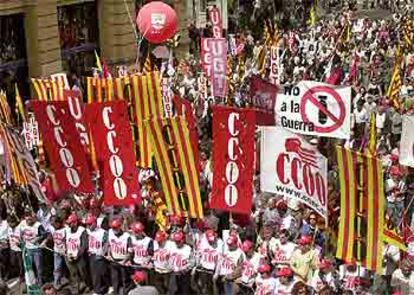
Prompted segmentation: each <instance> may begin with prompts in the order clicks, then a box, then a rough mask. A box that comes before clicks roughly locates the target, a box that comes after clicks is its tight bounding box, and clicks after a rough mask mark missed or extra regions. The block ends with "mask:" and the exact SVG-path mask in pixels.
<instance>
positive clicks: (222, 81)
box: [201, 38, 227, 97]
mask: <svg viewBox="0 0 414 295" xmlns="http://www.w3.org/2000/svg"><path fill="white" fill-rule="evenodd" d="M201 60H202V64H203V68H204V71H205V72H206V75H207V77H209V78H210V81H211V87H212V92H213V96H216V97H226V96H227V76H226V74H227V42H226V39H224V38H203V39H201Z"/></svg>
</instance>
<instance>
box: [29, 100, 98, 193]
mask: <svg viewBox="0 0 414 295" xmlns="http://www.w3.org/2000/svg"><path fill="white" fill-rule="evenodd" d="M30 106H31V108H32V110H33V112H34V114H35V117H36V120H37V122H38V124H39V129H40V132H41V133H42V135H43V144H44V146H45V148H46V152H47V155H48V156H49V160H50V166H51V168H52V170H53V172H54V173H55V175H56V180H57V183H58V185H59V190H60V191H61V192H79V193H92V192H93V191H94V187H93V184H92V180H91V174H90V172H89V168H88V167H89V166H88V162H87V159H86V155H85V150H84V148H83V147H82V145H81V140H80V136H79V133H78V132H77V130H76V127H75V122H74V120H73V118H72V116H71V114H70V112H69V107H68V103H67V102H65V101H54V102H52V101H50V102H43V101H32V102H31V104H30Z"/></svg>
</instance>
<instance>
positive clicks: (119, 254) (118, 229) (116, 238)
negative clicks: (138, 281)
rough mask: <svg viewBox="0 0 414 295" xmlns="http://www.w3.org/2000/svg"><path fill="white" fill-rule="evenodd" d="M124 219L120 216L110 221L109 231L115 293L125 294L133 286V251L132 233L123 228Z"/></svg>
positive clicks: (109, 258) (109, 256)
mask: <svg viewBox="0 0 414 295" xmlns="http://www.w3.org/2000/svg"><path fill="white" fill-rule="evenodd" d="M122 224H123V220H122V218H120V217H117V218H114V219H112V220H111V222H110V227H111V228H110V230H109V232H108V254H107V259H108V260H109V261H110V263H109V265H110V269H111V283H112V287H113V288H114V292H115V294H120V295H125V294H127V291H128V290H129V289H130V287H131V283H132V282H131V278H130V269H129V266H130V265H131V259H132V255H131V254H132V253H131V252H129V251H128V249H131V245H132V243H131V235H130V234H129V233H128V232H124V231H123V229H122Z"/></svg>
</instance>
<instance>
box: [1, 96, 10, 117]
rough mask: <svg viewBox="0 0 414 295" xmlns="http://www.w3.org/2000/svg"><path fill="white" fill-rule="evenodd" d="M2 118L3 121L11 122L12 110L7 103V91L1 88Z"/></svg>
mask: <svg viewBox="0 0 414 295" xmlns="http://www.w3.org/2000/svg"><path fill="white" fill-rule="evenodd" d="M0 119H1V121H3V122H5V123H7V124H11V112H10V107H9V104H8V103H7V97H6V93H4V92H3V91H1V90H0Z"/></svg>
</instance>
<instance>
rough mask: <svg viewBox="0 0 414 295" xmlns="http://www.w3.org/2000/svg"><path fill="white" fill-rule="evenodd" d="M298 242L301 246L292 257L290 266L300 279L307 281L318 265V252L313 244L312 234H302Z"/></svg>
mask: <svg viewBox="0 0 414 295" xmlns="http://www.w3.org/2000/svg"><path fill="white" fill-rule="evenodd" d="M297 243H298V245H299V248H298V249H297V250H295V251H294V252H293V254H292V257H291V258H290V267H291V269H292V270H293V272H294V273H295V276H296V277H297V278H298V279H300V280H303V281H304V282H307V281H308V280H309V279H310V278H311V277H312V275H313V272H314V271H315V270H316V269H317V267H318V260H319V259H318V254H317V251H316V250H315V249H314V248H313V246H312V243H313V239H312V237H311V236H301V237H300V238H299V240H298V242H297Z"/></svg>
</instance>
